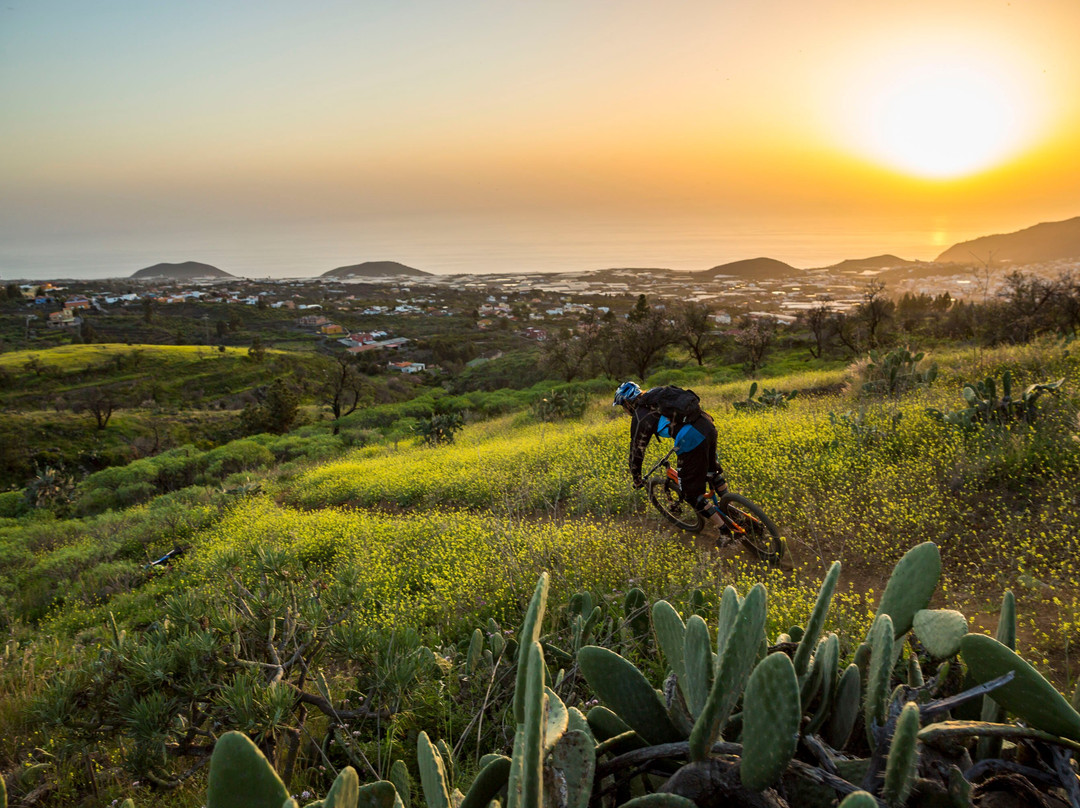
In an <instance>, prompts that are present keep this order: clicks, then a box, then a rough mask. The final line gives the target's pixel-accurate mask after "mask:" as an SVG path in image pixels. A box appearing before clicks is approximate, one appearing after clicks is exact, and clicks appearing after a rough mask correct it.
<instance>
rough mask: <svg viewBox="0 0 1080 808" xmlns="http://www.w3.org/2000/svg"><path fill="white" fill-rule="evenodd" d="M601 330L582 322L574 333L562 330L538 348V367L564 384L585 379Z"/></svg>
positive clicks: (591, 365) (591, 323) (566, 329)
mask: <svg viewBox="0 0 1080 808" xmlns="http://www.w3.org/2000/svg"><path fill="white" fill-rule="evenodd" d="M600 339H601V328H600V326H599V325H598V324H596V323H595V322H589V323H584V324H582V325H580V326H578V328H577V330H576V331H571V330H570V329H569V328H564V329H563V330H562V331H561V332H560V333H559V335H558V336H553V337H552V338H551V339H548V340H546V341H545V342H543V343H541V345H540V363H541V366H542V367H543V368H544V369H545V370H547V371H548V372H550V373H554V374H555V375H557V376H558V377H559V378H561V379H563V380H564V381H567V382H572V381H573V380H574V379H577V378H581V377H585V376H588V375H589V374H590V372H591V370H592V367H593V365H594V364H595V362H596V351H597V347H598V346H599V343H600Z"/></svg>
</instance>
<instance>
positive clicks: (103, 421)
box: [72, 387, 120, 429]
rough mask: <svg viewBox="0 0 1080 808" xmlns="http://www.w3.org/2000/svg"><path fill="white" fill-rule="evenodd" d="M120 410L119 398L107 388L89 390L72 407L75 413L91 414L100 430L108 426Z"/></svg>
mask: <svg viewBox="0 0 1080 808" xmlns="http://www.w3.org/2000/svg"><path fill="white" fill-rule="evenodd" d="M119 408H120V401H119V398H118V397H117V395H116V394H115V393H114V392H113V391H112V390H110V389H109V388H107V387H91V388H88V389H87V390H85V391H83V393H82V394H81V395H80V396H79V397H78V398H77V399H76V400H75V402H74V404H73V405H72V410H73V411H75V412H86V413H89V414H90V416H91V417H92V418H93V419H94V423H95V424H96V425H97V428H98V429H104V428H105V427H106V426H108V424H109V419H110V418H112V415H113V413H114V412H115V411H116V410H118V409H119Z"/></svg>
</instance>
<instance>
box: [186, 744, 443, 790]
mask: <svg viewBox="0 0 1080 808" xmlns="http://www.w3.org/2000/svg"><path fill="white" fill-rule="evenodd" d="M416 759H417V764H418V766H419V768H420V785H421V786H423V789H424V800H425V801H426V802H427V806H428V808H451V802H450V785H449V783H448V782H447V779H446V766H445V764H444V763H443V759H442V755H440V754H439V750H438V749H436V748H435V744H433V743H432V742H431V739H430V738H429V737H428V734H427V733H426V732H421V733H420V735H419V736H418V737H417V739H416ZM207 808H210V806H207Z"/></svg>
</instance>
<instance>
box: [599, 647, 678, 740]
mask: <svg viewBox="0 0 1080 808" xmlns="http://www.w3.org/2000/svg"><path fill="white" fill-rule="evenodd" d="M578 665H579V666H580V667H581V672H582V673H583V674H584V675H585V679H586V680H587V681H588V683H589V685H590V686H591V687H592V688H593V690H594V691H596V695H597V696H599V698H600V701H602V702H603V703H604V704H606V705H607V706H609V707H610V708H611V709H612V710H613V711H614V712H615V714H616V715H618V716H619V718H621V719H622V720H623V721H625V722H626V723H627V724H628V725H629V726H630V728H631V729H633V730H634V731H635V732H637V734H638V735H640V736H641V737H642V738H644V739H645V740H646V741H647V742H649V743H652V744H661V743H671V742H674V741H681V740H683V738H682V735H681V734H680V733H679V732H678V730H676V729H675V726H674V725H673V724H672V723H671V718H670V717H669V716H668V712H667V708H666V707H665V706H664V703H663V702H662V701H661V700H660V698H659V697H658V696H657V695H656V691H655V690H654V689H653V686H652V685H651V684H649V681H648V679H646V678H645V676H644V674H642V672H641V671H639V670H638V669H637V668H636V667H635V666H634V664H633V663H632V662H630V661H629V660H627V659H625V658H624V657H622V656H620V655H619V654H616V653H615V652H614V651H610V650H608V649H607V648H600V647H599V646H595V645H587V646H585V647H584V648H582V649H581V650H580V651H579V652H578Z"/></svg>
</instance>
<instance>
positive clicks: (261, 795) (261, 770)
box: [206, 732, 289, 808]
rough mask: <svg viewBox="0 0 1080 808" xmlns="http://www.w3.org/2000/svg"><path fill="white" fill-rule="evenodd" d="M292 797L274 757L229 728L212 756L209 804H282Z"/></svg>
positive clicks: (241, 807)
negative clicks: (274, 762)
mask: <svg viewBox="0 0 1080 808" xmlns="http://www.w3.org/2000/svg"><path fill="white" fill-rule="evenodd" d="M287 799H289V792H288V791H287V790H286V789H285V784H284V783H283V782H281V778H280V777H278V776H277V772H275V771H274V767H273V766H271V765H270V761H268V760H267V759H266V756H265V755H264V754H263V753H262V752H261V751H260V750H259V748H258V747H257V746H255V744H253V743H252V742H251V740H250V739H249V738H248V737H247V736H246V735H244V734H243V733H242V732H226V733H225V734H224V735H222V736H221V737H220V738H219V739H218V742H217V744H216V745H215V746H214V753H213V755H211V757H210V777H209V782H208V783H207V788H206V805H207V808H281V804H282V803H283V802H285V800H287Z"/></svg>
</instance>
